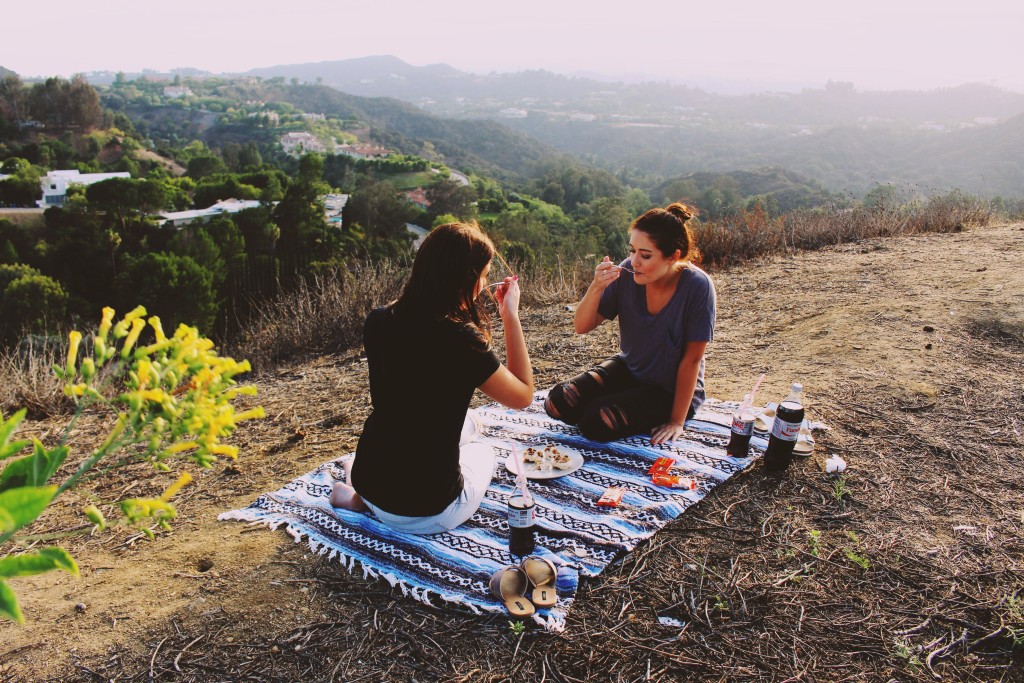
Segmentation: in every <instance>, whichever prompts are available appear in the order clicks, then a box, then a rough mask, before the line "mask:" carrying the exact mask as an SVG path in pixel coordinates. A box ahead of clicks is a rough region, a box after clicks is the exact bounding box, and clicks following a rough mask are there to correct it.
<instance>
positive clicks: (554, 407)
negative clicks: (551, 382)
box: [544, 380, 579, 424]
mask: <svg viewBox="0 0 1024 683" xmlns="http://www.w3.org/2000/svg"><path fill="white" fill-rule="evenodd" d="M578 399H579V392H578V391H577V390H576V387H575V386H573V384H572V380H569V381H568V382H563V383H561V384H556V385H555V386H553V387H551V391H549V392H548V397H547V398H546V399H544V412H545V413H547V414H548V417H550V418H552V419H554V420H561V421H562V422H565V423H567V424H575V416H576V413H577V412H578V411H577V410H576V407H577V401H578Z"/></svg>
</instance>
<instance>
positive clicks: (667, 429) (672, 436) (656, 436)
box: [651, 422, 686, 445]
mask: <svg viewBox="0 0 1024 683" xmlns="http://www.w3.org/2000/svg"><path fill="white" fill-rule="evenodd" d="M685 431H686V427H684V426H683V425H682V424H681V423H679V422H666V423H665V424H663V425H660V426H658V427H655V428H654V429H652V430H651V443H652V444H654V445H658V444H661V443H665V442H666V441H675V440H676V439H678V438H679V437H681V436H682V435H683V432H685Z"/></svg>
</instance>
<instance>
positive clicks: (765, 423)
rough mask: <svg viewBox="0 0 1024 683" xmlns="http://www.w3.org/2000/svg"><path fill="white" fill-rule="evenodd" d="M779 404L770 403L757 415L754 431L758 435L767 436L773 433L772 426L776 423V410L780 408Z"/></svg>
mask: <svg viewBox="0 0 1024 683" xmlns="http://www.w3.org/2000/svg"><path fill="white" fill-rule="evenodd" d="M778 407H779V406H778V404H777V403H769V404H768V405H766V406H765V407H764V410H762V411H760V412H759V413H757V416H756V417H755V418H754V431H755V432H757V433H758V434H765V433H767V432H769V431H771V428H772V424H773V423H774V422H775V409H776V408H778Z"/></svg>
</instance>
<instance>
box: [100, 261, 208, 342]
mask: <svg viewBox="0 0 1024 683" xmlns="http://www.w3.org/2000/svg"><path fill="white" fill-rule="evenodd" d="M117 290H118V292H119V293H120V299H121V300H122V301H125V302H136V303H141V304H142V305H143V306H145V307H146V308H147V309H148V310H150V311H152V312H154V313H157V314H159V315H160V318H161V319H162V320H164V321H165V323H167V324H168V328H169V329H173V328H174V327H176V326H177V325H178V323H186V324H188V325H195V326H196V327H198V328H199V329H201V330H202V329H207V330H208V329H212V327H213V323H214V320H215V319H216V315H217V302H216V296H215V294H214V289H213V274H212V273H210V272H209V271H207V270H206V269H204V268H203V267H202V266H200V265H199V264H198V263H196V262H195V260H194V259H192V258H191V257H189V256H178V255H177V254H169V253H162V252H156V253H149V254H145V255H143V256H140V257H138V258H128V259H127V262H126V266H125V269H124V271H123V272H122V273H121V274H120V275H118V277H117Z"/></svg>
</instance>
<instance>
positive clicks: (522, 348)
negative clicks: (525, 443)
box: [480, 278, 533, 409]
mask: <svg viewBox="0 0 1024 683" xmlns="http://www.w3.org/2000/svg"><path fill="white" fill-rule="evenodd" d="M496 296H497V298H498V312H499V313H500V315H501V322H502V326H503V327H504V328H505V361H506V363H507V364H508V367H506V366H504V365H500V366H498V369H497V370H495V371H494V373H493V374H492V375H491V376H490V377H488V378H487V380H486V381H485V382H484V383H483V384H481V385H480V391H482V392H484V394H486V395H487V396H488V397H489V398H492V399H494V400H495V401H497V402H498V403H500V404H502V405H504V406H508V407H509V408H518V409H523V408H527V407H529V405H530V404H531V403H533V366H532V365H531V363H530V353H529V351H527V349H526V337H524V336H523V325H522V323H521V322H520V321H519V282H518V281H517V280H513V279H512V278H505V284H504V285H499V286H498V291H497V292H496Z"/></svg>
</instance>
